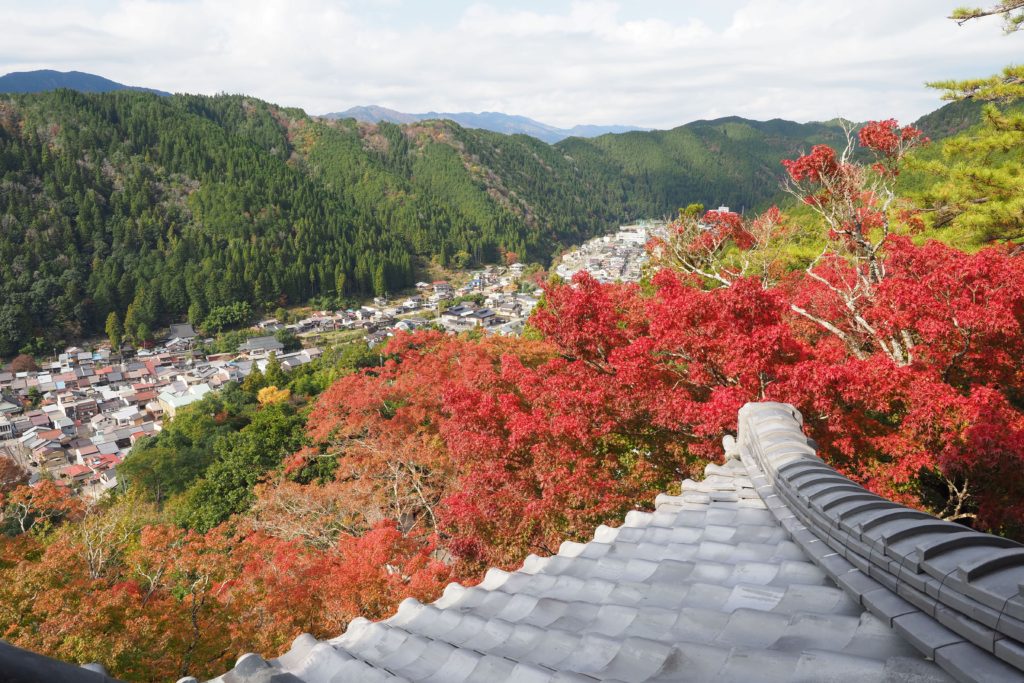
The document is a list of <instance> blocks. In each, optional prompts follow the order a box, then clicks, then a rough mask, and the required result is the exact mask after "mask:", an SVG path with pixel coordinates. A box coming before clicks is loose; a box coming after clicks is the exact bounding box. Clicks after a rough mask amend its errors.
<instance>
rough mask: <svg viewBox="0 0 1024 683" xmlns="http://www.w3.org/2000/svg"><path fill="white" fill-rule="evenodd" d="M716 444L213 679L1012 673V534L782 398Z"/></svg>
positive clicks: (744, 416) (1017, 583)
mask: <svg viewBox="0 0 1024 683" xmlns="http://www.w3.org/2000/svg"><path fill="white" fill-rule="evenodd" d="M725 447H726V461H725V464H724V465H709V466H708V468H707V469H706V470H705V478H704V480H703V481H701V482H693V481H689V480H687V481H685V482H683V486H682V493H681V495H679V496H667V495H662V496H659V497H658V499H657V501H656V510H655V512H653V513H644V512H631V513H629V514H628V515H627V516H626V519H625V522H624V523H623V524H622V526H620V527H617V528H609V527H599V528H598V529H597V532H596V533H595V535H594V539H593V540H592V541H590V542H588V543H585V544H581V543H564V544H562V546H561V548H560V549H559V552H558V554H557V555H555V556H553V557H548V558H540V557H535V556H530V557H529V558H527V560H526V562H525V563H524V565H523V567H522V568H521V569H519V570H518V571H515V572H511V573H508V572H504V571H500V570H497V569H492V570H491V571H489V572H488V574H487V576H486V578H485V579H484V581H483V582H482V583H481V584H479V585H477V586H474V587H471V588H466V587H463V586H461V585H459V584H451V585H450V586H449V587H448V588H447V589H446V590H445V593H444V595H443V596H442V597H441V598H440V599H439V600H437V601H436V602H434V603H433V604H429V605H424V604H421V603H419V602H418V601H416V600H413V599H408V600H405V601H404V602H403V603H402V604H401V606H400V607H399V609H398V613H397V614H396V615H395V616H393V617H391V618H390V619H385V620H384V621H381V622H370V621H367V620H365V619H357V620H355V621H353V622H352V623H351V624H350V625H349V627H348V630H347V631H346V632H345V633H344V634H342V635H341V636H339V637H337V638H334V639H332V640H329V641H318V640H317V639H315V638H313V637H312V636H310V635H303V636H300V637H299V638H298V639H296V641H295V642H294V643H293V645H292V647H291V649H290V650H289V651H288V652H286V653H285V654H283V655H282V656H281V657H279V658H277V659H272V660H270V661H265V660H264V659H262V658H261V657H259V656H258V655H255V654H248V655H245V656H243V657H242V658H241V659H239V661H238V664H237V665H236V667H235V669H233V670H232V671H230V672H228V673H227V674H225V675H224V676H221V677H219V678H217V679H214V680H215V681H216V682H217V683H249V682H255V681H264V680H271V678H272V677H275V676H278V677H280V680H282V681H284V680H289V681H305V682H307V683H314V682H317V683H319V682H321V681H323V682H327V681H331V682H332V683H342V682H344V681H401V680H408V681H427V680H429V681H451V682H461V681H512V680H515V681H551V682H554V681H579V682H582V681H595V680H604V681H629V682H631V683H632V682H639V681H678V680H694V681H710V680H716V681H717V680H724V681H744V682H746V681H796V680H801V681H823V680H828V681H860V682H865V681H907V682H909V681H917V682H923V681H949V680H960V681H983V680H984V681H1011V680H1024V675H1022V673H1021V671H1022V669H1024V647H1022V645H1021V642H1022V638H1024V621H1021V619H1022V618H1024V599H1022V598H1021V597H1020V595H1019V593H1020V590H1021V583H1022V581H1024V569H1022V567H1024V547H1022V546H1020V545H1018V544H1016V543H1013V542H1011V541H1008V540H1006V539H1002V538H998V537H995V536H990V535H987V534H982V533H979V532H975V531H971V530H969V529H966V528H965V527H963V526H959V525H957V524H952V523H948V522H941V521H939V520H937V519H935V518H934V517H931V516H929V515H926V514H924V513H921V512H917V511H914V510H910V509H908V508H905V507H903V506H900V505H897V504H895V503H892V502H889V501H887V500H884V499H882V498H880V497H878V496H876V495H874V494H872V493H869V492H868V491H866V490H865V489H863V488H861V487H860V486H858V485H857V484H855V483H853V482H852V481H850V480H849V479H847V478H845V477H843V476H842V475H840V474H838V473H837V472H836V471H835V470H833V469H832V468H831V467H829V466H827V465H826V464H824V463H823V462H822V461H821V460H820V459H819V458H818V457H817V455H816V454H815V451H814V448H813V447H812V445H811V444H810V442H809V441H808V439H806V437H804V435H803V433H802V431H801V428H800V416H799V413H797V412H796V411H795V410H794V409H792V408H791V407H790V406H786V405H782V404H750V405H748V406H746V407H745V408H744V409H743V410H742V411H741V413H740V433H739V436H738V440H733V439H731V438H727V439H726V441H725ZM274 680H278V679H277V678H274Z"/></svg>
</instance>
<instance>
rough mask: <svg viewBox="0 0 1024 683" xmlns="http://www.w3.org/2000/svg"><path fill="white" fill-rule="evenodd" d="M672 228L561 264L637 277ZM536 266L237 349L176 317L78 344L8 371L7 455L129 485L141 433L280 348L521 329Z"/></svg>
mask: <svg viewBox="0 0 1024 683" xmlns="http://www.w3.org/2000/svg"><path fill="white" fill-rule="evenodd" d="M662 227H663V224H650V223H644V224H639V225H631V226H623V227H622V228H620V230H619V232H618V233H615V234H613V235H608V236H605V237H600V238H596V239H594V240H591V241H589V242H587V243H586V244H584V245H582V246H581V247H580V248H578V249H575V250H573V251H570V252H568V253H566V254H565V255H564V256H563V257H562V259H561V261H560V263H559V264H558V265H557V266H556V272H557V273H558V274H559V275H561V276H562V277H566V278H568V277H571V276H572V274H573V273H575V272H576V271H578V270H587V271H589V272H591V274H593V275H594V276H595V277H597V278H598V279H600V280H602V281H614V280H622V281H636V280H639V279H640V277H641V275H642V268H643V264H644V263H645V262H646V252H645V250H644V245H645V244H646V243H647V241H648V240H649V239H650V237H652V236H654V234H656V231H658V230H660V229H662ZM525 270H526V267H525V266H524V265H523V264H512V265H510V266H507V267H503V266H488V267H486V268H483V269H480V270H475V271H472V272H470V273H469V279H468V281H467V282H466V283H465V284H463V285H460V286H454V285H452V284H451V283H449V282H446V281H439V282H420V283H417V285H416V290H417V291H416V294H414V295H412V296H407V297H404V298H399V299H395V300H389V299H387V298H384V297H378V298H377V299H375V300H374V302H373V304H372V305H370V304H367V305H364V306H361V307H359V308H358V309H349V310H341V311H315V312H313V313H312V314H311V315H309V316H308V317H306V318H304V319H302V320H298V321H296V322H293V323H290V324H285V323H283V322H281V321H278V320H276V319H267V320H262V321H260V322H259V323H257V324H256V325H254V326H253V328H252V329H251V334H252V336H250V337H249V338H248V339H246V340H245V341H243V342H242V343H240V344H239V345H238V347H237V349H236V351H235V352H233V353H218V354H211V355H204V354H202V353H200V352H199V350H198V349H199V348H200V347H201V346H202V342H203V340H201V339H200V338H199V337H198V335H197V333H196V330H195V329H193V327H192V326H191V325H190V324H187V323H182V324H177V325H171V326H170V328H169V329H168V331H167V334H166V335H165V336H164V338H163V339H162V340H161V342H160V343H159V344H158V345H157V346H155V347H154V348H151V349H140V350H137V351H136V350H135V349H132V348H131V347H128V346H125V347H124V348H122V349H118V350H116V351H114V350H111V349H110V348H108V347H107V346H100V347H99V348H97V349H93V350H86V349H82V348H78V347H70V348H67V349H65V350H64V352H63V353H61V354H59V356H58V357H57V358H56V359H53V360H51V361H50V362H47V363H43V364H42V365H41V367H40V368H39V370H36V371H26V372H12V371H0V456H7V457H10V458H12V459H13V460H14V461H15V462H17V463H19V464H20V465H21V466H22V467H24V468H25V469H26V470H27V471H28V472H29V475H30V483H35V482H38V481H41V480H42V479H43V478H49V479H52V480H53V481H54V482H56V483H57V484H58V485H61V486H66V487H69V488H70V489H72V490H73V491H74V492H76V493H78V494H80V495H82V496H85V497H88V498H97V497H99V496H100V495H102V493H103V492H104V491H106V490H108V489H110V488H112V487H114V486H116V485H117V466H118V464H119V463H120V462H121V461H122V460H123V459H124V458H125V457H126V456H127V455H128V453H129V451H131V448H132V446H133V445H134V444H135V443H136V442H137V441H138V440H139V439H141V438H144V437H147V436H150V435H153V434H155V433H156V432H158V431H160V429H161V426H162V424H163V421H164V420H167V419H170V418H173V417H174V415H175V414H176V413H177V411H179V410H181V409H182V408H183V407H185V406H187V405H189V404H191V403H194V402H196V401H198V400H200V399H201V398H203V397H204V396H206V395H207V394H208V393H210V392H211V391H216V390H217V389H219V388H221V387H222V386H223V385H224V384H226V383H228V382H239V381H242V380H244V379H245V377H247V376H248V375H249V373H250V372H251V371H252V369H253V368H254V367H258V368H260V370H261V371H264V370H265V369H266V364H267V363H268V362H269V359H270V356H271V354H273V355H274V356H275V357H276V359H277V360H278V361H279V362H280V364H281V367H282V368H283V369H284V370H291V369H294V368H296V367H299V366H301V365H304V364H306V363H310V362H312V361H314V360H315V359H317V358H318V357H319V356H320V355H321V350H320V349H319V348H318V346H317V344H318V342H319V340H320V335H322V334H324V333H327V332H333V331H338V330H362V331H364V332H365V340H366V342H367V344H369V345H370V346H371V347H373V346H377V345H379V344H382V343H383V342H385V341H386V340H387V338H388V337H390V336H392V335H394V334H395V332H397V331H399V330H404V331H412V330H415V329H419V328H426V327H433V328H440V329H443V330H445V331H447V332H449V333H453V334H454V333H459V332H465V331H468V330H471V329H474V328H480V329H482V330H483V331H485V332H487V333H491V334H502V335H518V334H519V333H520V332H522V330H523V327H524V325H525V322H526V319H527V318H528V317H529V316H530V313H531V312H532V311H533V309H534V307H535V306H536V305H537V303H538V301H539V300H540V296H541V294H542V292H541V290H539V289H537V288H536V287H535V286H534V285H533V284H531V283H528V282H527V281H526V280H525V279H524V278H523V275H524V271H525ZM282 330H287V331H289V332H292V333H294V334H295V335H297V336H298V337H299V338H300V339H301V340H302V341H303V345H304V347H305V348H302V349H301V350H298V351H293V352H290V353H286V352H285V351H284V345H283V344H282V343H281V342H280V341H279V340H278V339H277V337H276V336H275V335H277V333H279V332H281V331H282Z"/></svg>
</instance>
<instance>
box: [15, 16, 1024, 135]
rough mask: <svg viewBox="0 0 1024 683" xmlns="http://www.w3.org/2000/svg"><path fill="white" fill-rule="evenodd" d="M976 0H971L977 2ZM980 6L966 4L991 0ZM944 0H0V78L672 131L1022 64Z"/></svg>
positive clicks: (919, 102) (916, 111)
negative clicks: (40, 72) (82, 77)
mask: <svg viewBox="0 0 1024 683" xmlns="http://www.w3.org/2000/svg"><path fill="white" fill-rule="evenodd" d="M976 1H977V0H976ZM994 3H995V0H982V1H981V2H978V4H994ZM959 4H963V3H962V2H957V1H953V2H948V1H945V0H856V1H854V0H807V1H804V0H711V1H707V0H650V1H645V0H631V1H628V2H627V1H623V2H602V1H589V0H577V1H569V0H566V1H563V0H543V1H542V0H519V1H517V2H511V1H508V2H501V1H498V0H491V1H484V2H460V1H457V0H362V1H361V2H360V1H356V0H352V1H349V2H345V1H341V0H289V1H287V2H284V1H278V0H244V1H242V0H239V1H237V2H235V1H225V0H163V1H153V0H146V1H134V0H121V1H117V0H54V1H49V0H34V1H27V0H0V19H2V21H0V74H2V73H6V72H9V71H26V70H30V69H43V68H49V69H57V70H60V71H69V70H78V71H86V72H90V73H95V74H99V75H101V76H106V77H107V78H111V79H113V80H116V81H119V82H122V83H127V84H129V85H143V86H147V87H153V88H159V89H162V90H169V91H173V92H192V93H207V94H214V93H217V92H231V93H246V94H250V95H255V96H257V97H260V98H263V99H266V100H269V101H272V102H276V103H278V104H283V105H291V106H299V107H302V108H303V109H305V110H306V111H307V112H309V113H311V114H322V113H326V112H331V111H340V110H343V109H347V108H348V107H351V106H354V105H360V104H380V105H383V106H387V107H391V108H394V109H399V110H402V111H408V112H422V111H430V110H433V111H484V110H490V111H503V112H506V113H511V114H522V115H525V116H529V117H532V118H535V119H538V120H540V121H544V122H546V123H550V124H553V125H559V126H571V125H573V124H577V123H597V124H612V123H624V124H632V125H638V126H648V127H657V128H669V127H672V126H676V125H680V124H682V123H685V122H687V121H692V120H694V119H699V118H711V117H716V116H725V115H730V114H736V115H740V116H746V117H751V118H758V119H768V118H774V117H781V118H787V119H794V120H798V121H808V120H824V119H830V118H833V117H836V116H845V117H847V118H851V119H854V120H867V119H878V118H887V117H889V116H896V117H897V118H899V119H900V120H902V121H911V120H913V119H915V118H917V117H918V116H920V115H921V114H924V113H926V112H928V111H931V110H933V109H935V108H936V107H938V106H939V105H940V104H941V102H940V101H939V98H938V94H937V93H936V92H935V91H932V90H929V89H928V88H926V87H925V86H924V82H925V81H930V80H936V79H945V78H954V77H956V78H961V77H969V76H986V75H990V74H992V73H994V72H996V71H998V70H999V69H1001V68H1002V67H1003V66H1005V65H1007V64H1009V63H1011V62H1014V61H1017V62H1020V61H1022V59H1021V58H1022V56H1024V32H1021V33H1020V34H1016V35H1010V36H1004V35H1003V34H1002V30H1001V25H1000V22H999V20H998V19H988V20H982V21H977V22H972V23H970V24H968V25H965V26H957V25H956V24H955V23H953V22H951V21H949V20H948V19H946V18H945V17H946V16H947V15H948V14H949V12H950V10H951V9H952V8H953V7H955V6H957V5H959Z"/></svg>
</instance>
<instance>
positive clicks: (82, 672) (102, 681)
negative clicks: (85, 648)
mask: <svg viewBox="0 0 1024 683" xmlns="http://www.w3.org/2000/svg"><path fill="white" fill-rule="evenodd" d="M85 666H87V667H89V668H85V667H83V666H77V665H75V664H69V663H67V662H62V661H61V660H59V659H52V658H50V657H46V656H44V655H40V654H36V653H35V652H31V651H29V650H23V649H21V648H19V647H15V646H14V645H11V644H10V643H8V642H6V641H3V640H0V680H3V681H4V683H39V682H40V681H46V682H47V683H121V682H120V681H118V680H117V679H115V678H111V677H110V676H107V675H106V673H105V672H104V671H103V667H101V666H99V665H98V664H87V665H85Z"/></svg>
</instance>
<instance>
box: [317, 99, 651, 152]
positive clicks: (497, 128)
mask: <svg viewBox="0 0 1024 683" xmlns="http://www.w3.org/2000/svg"><path fill="white" fill-rule="evenodd" d="M324 118H326V119H356V120H357V121H364V122H366V123H379V122H381V121H388V122H390V123H414V122H416V121H426V120H428V119H448V120H451V121H454V122H455V123H457V124H459V125H460V126H463V127H465V128H482V129H484V130H490V131H494V132H495V133H504V134H506V135H516V134H522V135H530V136H532V137H535V138H537V139H539V140H543V141H544V142H548V143H551V144H554V143H556V142H558V141H559V140H564V139H565V138H568V137H581V138H595V137H597V136H599V135H604V134H606V133H626V132H629V131H633V130H647V129H646V128H638V127H636V126H594V125H582V126H573V127H572V128H557V127H555V126H550V125H548V124H546V123H541V122H540V121H534V120H533V119H530V118H527V117H525V116H514V115H512V114H503V113H501V112H497V111H484V112H480V113H474V112H457V113H453V112H436V111H431V112H427V113H425V114H407V113H405V112H400V111H395V110H394V109H388V108H386V107H379V106H376V105H370V106H367V107H352V108H351V109H346V110H345V111H341V112H332V113H330V114H324Z"/></svg>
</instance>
